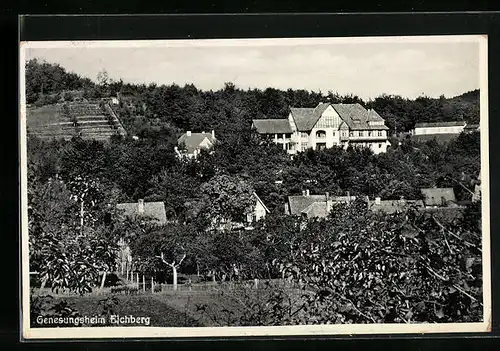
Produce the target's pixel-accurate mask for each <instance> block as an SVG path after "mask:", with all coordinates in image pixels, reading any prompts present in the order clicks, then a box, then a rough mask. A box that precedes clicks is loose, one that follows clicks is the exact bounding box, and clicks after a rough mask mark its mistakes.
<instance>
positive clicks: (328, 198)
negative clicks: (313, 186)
mask: <svg viewBox="0 0 500 351" xmlns="http://www.w3.org/2000/svg"><path fill="white" fill-rule="evenodd" d="M325 199H326V201H327V202H328V200H330V193H329V192H328V191H327V192H326V193H325Z"/></svg>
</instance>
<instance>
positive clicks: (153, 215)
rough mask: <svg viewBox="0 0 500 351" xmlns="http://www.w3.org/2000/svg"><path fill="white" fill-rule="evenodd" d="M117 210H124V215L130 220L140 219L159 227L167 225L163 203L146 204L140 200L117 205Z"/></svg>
mask: <svg viewBox="0 0 500 351" xmlns="http://www.w3.org/2000/svg"><path fill="white" fill-rule="evenodd" d="M116 208H117V209H119V210H123V212H124V213H123V214H124V215H125V216H127V217H130V218H139V219H142V220H145V221H148V222H149V223H152V224H157V225H162V224H165V223H167V214H166V211H165V204H164V203H163V202H144V200H143V199H139V201H137V202H133V203H121V204H117V205H116Z"/></svg>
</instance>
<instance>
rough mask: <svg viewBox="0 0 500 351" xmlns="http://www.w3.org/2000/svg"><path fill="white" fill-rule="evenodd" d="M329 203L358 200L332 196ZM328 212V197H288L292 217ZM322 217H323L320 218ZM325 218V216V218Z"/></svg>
mask: <svg viewBox="0 0 500 351" xmlns="http://www.w3.org/2000/svg"><path fill="white" fill-rule="evenodd" d="M328 200H329V201H332V202H333V203H342V202H349V201H354V200H356V197H355V196H330V197H329V198H328ZM323 207H324V211H327V202H326V195H292V196H288V210H289V214H291V215H300V214H302V213H306V214H307V215H308V217H309V218H310V216H309V215H310V214H311V215H312V214H320V215H321V214H322V213H323ZM320 217H321V216H320ZM323 217H325V216H323Z"/></svg>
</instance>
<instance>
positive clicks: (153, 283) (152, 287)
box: [151, 277, 155, 294]
mask: <svg viewBox="0 0 500 351" xmlns="http://www.w3.org/2000/svg"><path fill="white" fill-rule="evenodd" d="M154 292H155V282H154V280H153V277H151V294H152V293H154Z"/></svg>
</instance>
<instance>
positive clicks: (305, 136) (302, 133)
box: [300, 132, 309, 138]
mask: <svg viewBox="0 0 500 351" xmlns="http://www.w3.org/2000/svg"><path fill="white" fill-rule="evenodd" d="M300 136H301V137H302V138H308V137H309V134H307V132H300Z"/></svg>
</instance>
